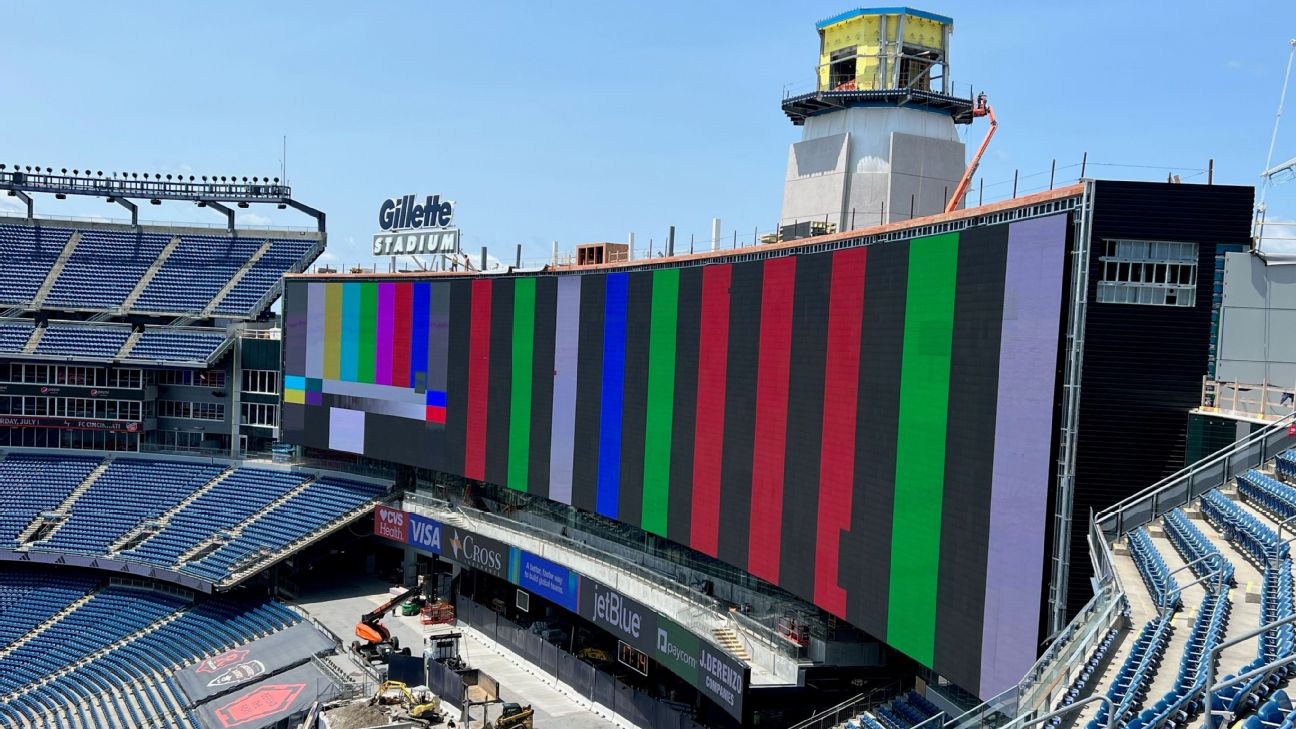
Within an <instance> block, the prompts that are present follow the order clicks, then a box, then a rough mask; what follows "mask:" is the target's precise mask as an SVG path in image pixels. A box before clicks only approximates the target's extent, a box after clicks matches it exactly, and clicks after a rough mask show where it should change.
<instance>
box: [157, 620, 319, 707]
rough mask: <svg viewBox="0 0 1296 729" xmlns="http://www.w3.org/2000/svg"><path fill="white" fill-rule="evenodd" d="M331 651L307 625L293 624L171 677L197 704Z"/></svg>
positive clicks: (316, 632) (314, 630)
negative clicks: (173, 677)
mask: <svg viewBox="0 0 1296 729" xmlns="http://www.w3.org/2000/svg"><path fill="white" fill-rule="evenodd" d="M331 650H333V641H331V640H329V639H328V638H326V637H324V635H323V634H322V633H320V632H319V631H318V630H316V629H315V628H314V627H313V626H311V625H310V624H309V623H297V624H296V625H294V626H292V627H291V628H288V629H287V630H281V631H279V632H278V633H273V634H271V635H269V636H266V637H265V638H262V639H260V640H254V641H252V642H251V643H248V644H246V645H242V646H239V647H237V648H231V649H229V650H227V651H225V652H224V653H220V654H217V655H215V656H212V657H211V658H207V659H205V660H202V661H199V662H197V663H194V664H190V665H189V666H188V667H187V668H184V669H182V670H181V671H180V672H179V673H177V674H176V677H175V678H176V683H178V684H179V685H180V688H181V689H183V690H184V693H185V696H188V697H189V701H190V702H191V703H194V704H197V703H201V702H203V701H206V700H207V699H209V698H211V697H212V696H218V695H220V694H224V693H229V692H230V691H233V690H234V689H236V688H239V687H241V686H243V685H245V684H248V683H251V682H253V681H257V680H260V679H262V678H265V677H266V676H273V675H274V674H276V673H279V672H280V671H283V670H284V669H285V668H289V667H291V666H295V665H297V664H298V663H301V662H303V661H305V660H307V659H309V658H310V657H311V656H314V655H319V654H321V653H327V652H329V651H331Z"/></svg>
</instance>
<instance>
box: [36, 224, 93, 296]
mask: <svg viewBox="0 0 1296 729" xmlns="http://www.w3.org/2000/svg"><path fill="white" fill-rule="evenodd" d="M80 242H81V231H79V230H78V231H74V232H73V233H72V235H70V236H68V239H67V243H64V244H63V251H62V252H61V253H59V256H58V258H56V259H54V265H52V266H50V270H49V273H47V274H45V281H44V283H42V284H41V286H40V288H39V289H36V295H35V296H33V297H32V303H31V305H32V308H33V309H39V308H40V307H41V304H43V303H45V297H46V296H49V292H50V289H52V288H54V282H55V281H57V280H58V277H59V274H60V273H62V272H63V267H64V266H66V265H67V262H68V259H69V258H71V257H72V252H73V251H75V250H76V247H77V244H78V243H80Z"/></svg>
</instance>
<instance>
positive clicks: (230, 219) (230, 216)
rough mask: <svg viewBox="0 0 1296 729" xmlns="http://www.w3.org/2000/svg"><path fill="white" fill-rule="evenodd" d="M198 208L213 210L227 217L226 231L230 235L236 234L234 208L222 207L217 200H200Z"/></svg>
mask: <svg viewBox="0 0 1296 729" xmlns="http://www.w3.org/2000/svg"><path fill="white" fill-rule="evenodd" d="M198 207H205V208H211V209H212V210H215V211H216V212H218V213H221V214H222V215H224V216H225V221H226V224H225V229H226V230H228V231H229V232H230V233H233V232H234V208H231V207H227V206H225V205H221V204H220V203H218V202H216V201H215V200H199V201H198Z"/></svg>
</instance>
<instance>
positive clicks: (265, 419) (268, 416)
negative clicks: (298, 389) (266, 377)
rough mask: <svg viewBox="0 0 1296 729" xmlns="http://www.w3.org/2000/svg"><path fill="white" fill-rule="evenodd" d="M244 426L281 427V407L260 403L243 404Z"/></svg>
mask: <svg viewBox="0 0 1296 729" xmlns="http://www.w3.org/2000/svg"><path fill="white" fill-rule="evenodd" d="M240 422H242V424H243V425H260V426H263V427H266V428H273V427H275V426H277V425H279V406H278V405H273V404H268V403H259V402H245V403H243V419H242V420H241V421H240Z"/></svg>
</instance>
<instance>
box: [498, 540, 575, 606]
mask: <svg viewBox="0 0 1296 729" xmlns="http://www.w3.org/2000/svg"><path fill="white" fill-rule="evenodd" d="M510 556H511V557H512V559H511V560H510V561H509V582H512V583H513V584H515V585H517V586H519V587H522V588H524V589H526V590H530V591H531V592H534V593H535V594H537V595H539V596H540V597H543V598H544V599H546V600H548V601H550V602H552V603H555V604H558V605H561V606H563V607H565V608H567V609H568V610H570V611H572V612H578V611H579V609H580V583H581V579H580V575H578V574H576V573H575V572H573V571H571V570H569V569H567V568H566V567H563V566H562V565H560V564H558V563H556V562H550V561H549V560H547V559H545V558H544V557H537V556H536V555H534V554H531V553H530V552H524V551H522V550H520V549H515V550H513V554H512V555H510Z"/></svg>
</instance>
